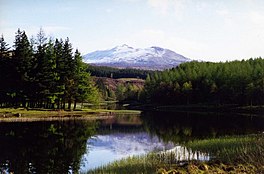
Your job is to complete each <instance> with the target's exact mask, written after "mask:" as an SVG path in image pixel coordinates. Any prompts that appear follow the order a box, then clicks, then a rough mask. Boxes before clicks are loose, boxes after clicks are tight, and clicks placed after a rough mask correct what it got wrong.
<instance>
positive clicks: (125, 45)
mask: <svg viewBox="0 0 264 174" xmlns="http://www.w3.org/2000/svg"><path fill="white" fill-rule="evenodd" d="M114 49H133V47H130V46H129V45H127V44H123V45H118V46H116V47H114Z"/></svg>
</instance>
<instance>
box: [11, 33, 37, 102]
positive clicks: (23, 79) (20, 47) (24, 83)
mask: <svg viewBox="0 0 264 174" xmlns="http://www.w3.org/2000/svg"><path fill="white" fill-rule="evenodd" d="M14 48H15V50H14V56H13V60H14V64H15V66H16V68H17V71H18V73H19V75H20V79H19V83H18V85H17V89H16V93H17V94H16V95H17V102H18V103H19V102H22V104H23V106H24V107H25V106H26V101H27V100H28V96H29V93H31V89H30V86H29V83H30V81H31V77H30V74H31V70H32V61H33V50H32V47H31V45H30V42H29V40H28V37H27V35H26V33H25V31H20V29H18V31H17V33H16V37H15V45H14Z"/></svg>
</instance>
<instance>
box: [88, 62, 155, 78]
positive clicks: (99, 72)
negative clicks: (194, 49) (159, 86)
mask: <svg viewBox="0 0 264 174" xmlns="http://www.w3.org/2000/svg"><path fill="white" fill-rule="evenodd" d="M87 72H90V73H91V75H92V76H96V77H108V78H114V79H118V78H140V79H146V77H147V75H148V74H152V73H154V71H151V70H140V69H129V68H126V69H118V68H113V67H107V66H93V65H89V66H88V68H87Z"/></svg>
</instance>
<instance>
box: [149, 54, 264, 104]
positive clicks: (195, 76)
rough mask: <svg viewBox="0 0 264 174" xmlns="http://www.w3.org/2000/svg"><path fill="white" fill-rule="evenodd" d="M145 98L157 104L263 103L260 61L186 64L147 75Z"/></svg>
mask: <svg viewBox="0 0 264 174" xmlns="http://www.w3.org/2000/svg"><path fill="white" fill-rule="evenodd" d="M145 95H146V99H147V101H148V102H150V103H159V104H176V105H177V104H178V105H179V104H183V105H188V104H198V103H203V104H206V103H207V104H217V105H219V104H239V105H263V104H264V60H263V59H262V58H256V59H252V58H251V59H249V60H242V61H231V62H220V63H212V62H197V61H193V62H188V63H183V64H181V65H179V66H178V67H175V68H173V69H170V70H165V71H163V72H161V73H158V72H156V73H154V74H153V75H149V76H148V77H147V79H146V82H145Z"/></svg>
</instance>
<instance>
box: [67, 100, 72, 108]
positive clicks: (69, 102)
mask: <svg viewBox="0 0 264 174" xmlns="http://www.w3.org/2000/svg"><path fill="white" fill-rule="evenodd" d="M71 103H72V102H71V100H69V101H68V109H69V110H71Z"/></svg>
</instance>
